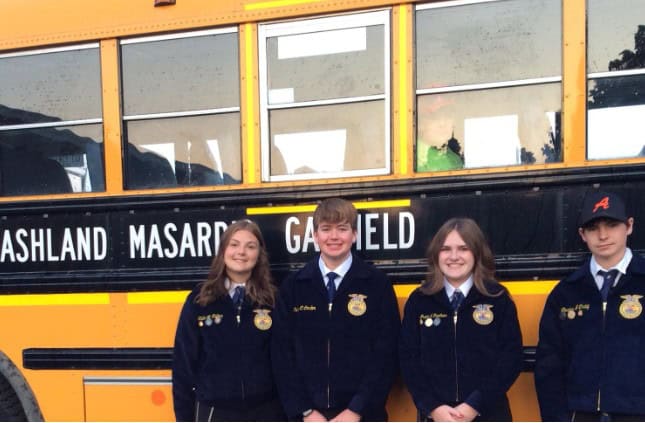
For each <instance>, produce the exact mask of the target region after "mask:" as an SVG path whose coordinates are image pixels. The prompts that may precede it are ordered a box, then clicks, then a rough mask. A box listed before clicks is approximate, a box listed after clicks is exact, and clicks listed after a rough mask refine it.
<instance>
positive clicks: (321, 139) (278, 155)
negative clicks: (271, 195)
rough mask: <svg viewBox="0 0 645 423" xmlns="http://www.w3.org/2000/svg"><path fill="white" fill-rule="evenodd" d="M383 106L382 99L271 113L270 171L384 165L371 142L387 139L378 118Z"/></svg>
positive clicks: (358, 170) (354, 171) (329, 171)
mask: <svg viewBox="0 0 645 423" xmlns="http://www.w3.org/2000/svg"><path fill="white" fill-rule="evenodd" d="M383 108H384V105H383V101H370V102H365V103H351V104H338V105H330V106H317V107H307V108H300V109H288V110H274V111H272V112H271V113H270V118H271V130H272V133H273V137H272V138H273V142H272V150H271V174H272V175H274V176H275V177H278V176H283V177H285V179H286V178H288V177H289V176H290V175H298V176H303V175H309V176H311V175H320V174H325V175H346V176H349V175H359V174H362V173H363V172H365V171H366V170H368V169H383V168H384V167H385V166H386V160H387V158H386V155H385V152H384V151H383V146H382V144H380V143H377V142H374V140H380V139H384V137H385V134H384V132H385V124H384V122H383V120H382V119H378V118H377V117H378V116H380V113H381V112H382V111H383ZM366 116H373V117H374V119H373V120H366ZM338 128H341V129H338Z"/></svg>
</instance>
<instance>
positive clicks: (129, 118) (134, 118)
mask: <svg viewBox="0 0 645 423" xmlns="http://www.w3.org/2000/svg"><path fill="white" fill-rule="evenodd" d="M239 32H240V31H239V28H238V26H225V27H221V28H211V29H203V30H193V31H181V32H174V33H170V34H161V35H150V36H143V37H132V38H122V39H120V40H119V42H118V45H119V50H120V49H121V48H122V47H123V46H127V45H133V44H146V43H153V42H159V41H168V40H180V39H189V38H197V37H204V36H213V35H215V36H216V35H224V34H238V37H237V40H238V41H237V45H236V47H237V53H238V55H239V54H240V46H239ZM121 60H122V59H121V58H119V68H120V75H119V78H120V79H122V78H123V73H124V69H123V62H122V61H121ZM234 77H236V78H237V82H238V85H239V82H240V78H241V70H240V69H238V72H237V75H234ZM123 90H124V88H123V86H121V88H120V92H119V100H120V101H121V102H123V98H124V97H125V96H124V93H123ZM239 95H240V96H241V93H239ZM123 108H125V107H123ZM231 113H236V114H237V115H238V117H239V120H240V122H241V120H242V104H241V98H239V99H238V105H237V106H230V107H219V108H212V109H192V110H182V111H170V112H156V113H143V114H125V113H123V114H122V115H121V122H122V125H123V126H125V125H126V124H127V123H128V122H144V121H151V120H156V119H173V118H186V117H198V116H218V115H226V114H231ZM241 126H242V125H240V132H239V134H238V135H239V138H238V147H239V151H240V156H239V161H240V169H239V171H240V182H239V183H238V184H218V185H183V184H182V185H180V184H177V185H176V186H166V187H161V189H164V190H168V189H171V190H172V189H181V190H192V189H200V188H201V189H203V188H205V187H222V186H231V187H235V186H239V185H241V184H242V183H243V182H242V181H243V167H244V160H245V158H244V157H243V155H242V143H243V137H242V131H241ZM127 143H128V140H127V139H126V137H125V136H122V137H121V145H122V148H123V150H124V151H126V150H127ZM131 144H132V145H133V147H134V148H137V149H138V148H139V147H138V145H136V144H134V143H131ZM122 157H123V163H122V165H123V173H124V175H123V190H124V191H125V192H138V191H141V190H145V191H151V190H155V189H159V188H141V187H133V188H128V187H127V184H128V179H127V170H126V169H127V167H128V165H127V160H128V159H127V157H126V156H125V155H124V156H122ZM175 176H176V175H175Z"/></svg>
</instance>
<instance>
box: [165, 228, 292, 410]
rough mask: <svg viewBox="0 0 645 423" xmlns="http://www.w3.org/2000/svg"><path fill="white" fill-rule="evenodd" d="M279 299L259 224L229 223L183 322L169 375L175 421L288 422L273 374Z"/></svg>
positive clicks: (179, 329)
mask: <svg viewBox="0 0 645 423" xmlns="http://www.w3.org/2000/svg"><path fill="white" fill-rule="evenodd" d="M274 298H275V288H274V286H273V284H272V281H271V274H270V269H269V261H268V256H267V252H266V246H265V243H264V239H263V237H262V233H261V232H260V229H259V227H258V226H257V225H256V224H255V223H253V222H251V221H249V220H240V221H237V222H235V223H233V224H231V225H230V226H229V227H228V228H227V229H226V231H225V232H224V234H223V236H222V239H221V242H220V245H219V249H218V251H217V255H216V256H215V258H214V259H213V261H212V264H211V267H210V271H209V275H208V278H207V279H206V281H205V282H203V283H201V284H200V285H198V286H197V287H196V288H195V289H194V290H193V291H192V292H191V293H190V295H189V296H188V298H187V299H186V302H185V304H184V307H183V309H182V311H181V315H180V317H179V323H178V326H177V333H176V336H175V348H174V354H173V371H172V382H173V400H174V407H175V416H176V418H177V420H178V421H279V420H283V419H284V413H283V411H282V408H281V405H280V402H279V400H278V397H277V393H276V389H275V385H274V381H273V375H272V370H271V356H270V336H271V326H272V316H271V313H272V311H273V305H274Z"/></svg>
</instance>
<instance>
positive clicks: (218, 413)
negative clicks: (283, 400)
mask: <svg viewBox="0 0 645 423" xmlns="http://www.w3.org/2000/svg"><path fill="white" fill-rule="evenodd" d="M286 420H287V416H286V415H285V414H284V411H283V410H282V404H280V401H279V400H278V399H277V398H276V399H273V400H270V401H267V402H263V403H261V404H258V405H255V406H251V407H247V408H244V409H237V408H221V407H210V406H208V405H206V404H203V403H201V404H200V403H197V404H195V421H196V422H280V421H286Z"/></svg>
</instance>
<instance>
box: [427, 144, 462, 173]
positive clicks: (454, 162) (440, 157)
mask: <svg viewBox="0 0 645 423" xmlns="http://www.w3.org/2000/svg"><path fill="white" fill-rule="evenodd" d="M463 167H464V161H463V160H462V158H461V157H460V156H459V155H458V154H456V153H455V152H454V151H452V150H451V149H450V148H437V147H430V148H428V152H427V154H426V162H425V163H423V164H419V166H418V169H417V171H419V172H434V171H441V170H451V169H461V168H463Z"/></svg>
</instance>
